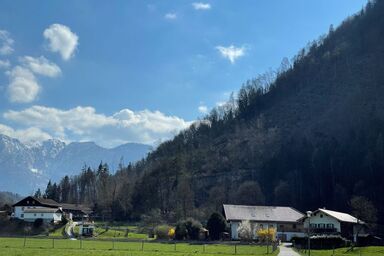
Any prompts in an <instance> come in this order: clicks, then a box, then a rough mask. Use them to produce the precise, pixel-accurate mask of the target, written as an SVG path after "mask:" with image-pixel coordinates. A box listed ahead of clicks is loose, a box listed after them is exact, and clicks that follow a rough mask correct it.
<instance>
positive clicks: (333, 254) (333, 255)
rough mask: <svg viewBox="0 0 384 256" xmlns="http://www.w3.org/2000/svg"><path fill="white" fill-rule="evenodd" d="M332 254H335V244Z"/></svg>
mask: <svg viewBox="0 0 384 256" xmlns="http://www.w3.org/2000/svg"><path fill="white" fill-rule="evenodd" d="M332 256H335V246H333V250H332Z"/></svg>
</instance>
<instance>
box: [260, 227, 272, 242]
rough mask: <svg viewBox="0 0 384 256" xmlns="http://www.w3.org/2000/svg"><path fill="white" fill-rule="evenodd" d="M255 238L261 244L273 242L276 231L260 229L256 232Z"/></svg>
mask: <svg viewBox="0 0 384 256" xmlns="http://www.w3.org/2000/svg"><path fill="white" fill-rule="evenodd" d="M257 237H258V238H259V240H260V241H261V242H268V241H275V239H276V229H275V228H265V229H263V228H261V229H259V230H257Z"/></svg>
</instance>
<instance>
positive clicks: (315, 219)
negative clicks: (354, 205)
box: [302, 208, 366, 241]
mask: <svg viewBox="0 0 384 256" xmlns="http://www.w3.org/2000/svg"><path fill="white" fill-rule="evenodd" d="M302 222H303V223H304V228H305V229H307V228H308V225H309V226H310V233H311V235H341V236H342V237H345V238H347V239H350V240H354V241H356V239H357V237H358V236H362V235H365V234H366V224H365V222H364V221H362V220H359V219H358V218H356V217H354V216H352V215H350V214H348V213H344V212H337V211H331V210H327V209H323V208H319V209H317V210H316V211H314V212H312V213H311V215H310V217H307V216H305V217H303V219H302Z"/></svg>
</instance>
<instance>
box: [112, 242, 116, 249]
mask: <svg viewBox="0 0 384 256" xmlns="http://www.w3.org/2000/svg"><path fill="white" fill-rule="evenodd" d="M112 250H115V240H112Z"/></svg>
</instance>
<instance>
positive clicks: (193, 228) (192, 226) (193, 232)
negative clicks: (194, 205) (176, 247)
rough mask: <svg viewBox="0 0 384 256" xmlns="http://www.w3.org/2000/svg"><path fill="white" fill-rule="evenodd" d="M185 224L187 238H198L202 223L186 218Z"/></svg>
mask: <svg viewBox="0 0 384 256" xmlns="http://www.w3.org/2000/svg"><path fill="white" fill-rule="evenodd" d="M185 226H186V228H187V232H188V239H192V240H198V239H199V233H200V230H201V228H202V227H203V225H201V223H200V222H199V221H197V220H195V219H192V218H188V219H187V220H186V221H185Z"/></svg>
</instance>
